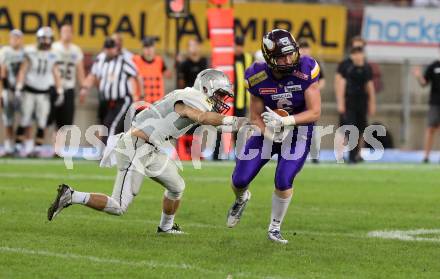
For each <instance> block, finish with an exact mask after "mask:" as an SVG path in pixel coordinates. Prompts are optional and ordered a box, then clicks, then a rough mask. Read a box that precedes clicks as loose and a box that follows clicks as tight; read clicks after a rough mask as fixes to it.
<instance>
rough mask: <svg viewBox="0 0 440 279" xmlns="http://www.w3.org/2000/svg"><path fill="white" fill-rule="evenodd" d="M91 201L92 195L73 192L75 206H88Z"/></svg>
mask: <svg viewBox="0 0 440 279" xmlns="http://www.w3.org/2000/svg"><path fill="white" fill-rule="evenodd" d="M89 199H90V193H84V192H78V191H73V193H72V203H73V204H77V203H78V204H86V203H87V202H88V201H89Z"/></svg>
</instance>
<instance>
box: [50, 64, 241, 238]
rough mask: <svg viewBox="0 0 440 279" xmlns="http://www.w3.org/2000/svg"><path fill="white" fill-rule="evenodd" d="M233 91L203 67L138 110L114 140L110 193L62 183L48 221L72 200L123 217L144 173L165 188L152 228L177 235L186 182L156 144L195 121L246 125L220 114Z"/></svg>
mask: <svg viewBox="0 0 440 279" xmlns="http://www.w3.org/2000/svg"><path fill="white" fill-rule="evenodd" d="M232 95H233V91H232V85H231V83H230V81H229V79H228V78H227V76H226V75H225V74H224V73H223V72H221V71H218V70H213V69H207V70H204V71H202V72H200V73H199V75H198V77H197V79H196V81H195V84H194V87H187V88H185V89H181V90H175V91H173V92H171V93H169V94H168V95H166V96H165V98H163V99H162V100H160V101H158V102H156V103H154V104H153V105H152V106H151V107H150V108H148V109H146V110H143V111H141V112H140V113H138V114H137V115H136V116H135V118H134V120H133V122H132V126H131V128H130V130H129V131H128V132H126V133H125V134H120V135H119V139H118V141H117V144H116V146H117V147H116V149H115V150H116V152H117V153H116V161H117V167H118V173H117V176H116V180H115V184H114V187H113V193H112V195H111V196H107V195H105V194H98V193H84V192H79V191H76V190H74V189H73V188H71V187H69V186H68V185H65V184H62V185H60V186H59V188H58V194H57V196H56V198H55V201H54V202H53V204H52V205H51V206H50V208H49V209H48V219H49V220H52V219H53V218H54V217H55V216H56V215H57V214H58V213H59V212H60V211H61V210H62V209H63V208H65V207H67V206H70V205H71V204H82V205H85V206H88V207H91V208H94V209H97V210H100V211H104V212H107V213H109V214H114V215H122V214H123V213H125V212H126V211H127V208H128V206H129V205H130V203H131V202H132V201H133V198H134V197H135V196H136V195H137V194H138V192H139V190H140V187H141V184H142V181H143V178H144V176H148V177H150V178H152V179H153V180H154V181H156V182H158V183H160V184H161V185H162V186H164V187H165V193H164V197H163V207H162V215H161V220H160V224H159V227H158V228H157V232H158V233H176V234H179V233H182V231H181V230H180V228H179V226H178V225H176V224H175V223H174V216H175V214H176V211H177V209H178V207H179V204H180V199H181V197H182V194H183V190H184V188H185V182H184V180H183V178H182V177H181V176H180V174H179V172H178V168H177V166H176V165H175V162H173V161H171V160H170V159H169V158H168V156H167V155H166V154H165V153H164V152H163V151H161V150H160V149H159V146H161V145H162V144H163V143H166V142H167V141H168V140H169V139H170V138H178V137H180V136H181V135H182V134H184V133H185V132H186V131H188V130H189V129H190V128H191V127H192V126H194V125H195V124H196V123H200V124H205V125H213V126H221V125H226V126H229V127H230V128H232V130H238V129H239V128H240V127H241V126H243V125H245V124H246V123H247V119H246V118H237V117H235V116H224V115H222V114H221V113H223V112H225V111H226V110H227V109H229V106H227V105H226V104H225V103H224V98H225V97H226V96H232Z"/></svg>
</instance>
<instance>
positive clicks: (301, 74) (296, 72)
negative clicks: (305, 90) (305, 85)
mask: <svg viewBox="0 0 440 279" xmlns="http://www.w3.org/2000/svg"><path fill="white" fill-rule="evenodd" d="M293 75H294V76H296V77H297V78H300V79H303V80H308V79H309V75H306V74H304V73H301V72H300V71H293Z"/></svg>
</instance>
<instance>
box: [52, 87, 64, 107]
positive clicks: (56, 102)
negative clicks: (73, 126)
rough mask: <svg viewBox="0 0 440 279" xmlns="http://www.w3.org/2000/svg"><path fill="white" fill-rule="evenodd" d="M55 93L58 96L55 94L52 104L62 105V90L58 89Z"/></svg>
mask: <svg viewBox="0 0 440 279" xmlns="http://www.w3.org/2000/svg"><path fill="white" fill-rule="evenodd" d="M57 93H58V96H57V99H56V100H55V103H54V105H55V106H56V107H59V106H61V105H63V103H64V90H62V89H58V91H57Z"/></svg>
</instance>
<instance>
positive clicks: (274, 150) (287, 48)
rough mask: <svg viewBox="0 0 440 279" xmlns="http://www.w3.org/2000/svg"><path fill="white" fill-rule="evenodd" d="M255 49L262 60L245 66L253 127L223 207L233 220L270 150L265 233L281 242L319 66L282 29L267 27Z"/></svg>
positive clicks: (232, 222)
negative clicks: (228, 200)
mask: <svg viewBox="0 0 440 279" xmlns="http://www.w3.org/2000/svg"><path fill="white" fill-rule="evenodd" d="M261 49H262V52H263V56H264V59H265V62H255V63H253V64H252V65H251V66H250V67H249V68H248V69H247V70H246V72H245V82H246V84H247V85H248V90H249V92H250V94H251V103H250V119H251V122H252V124H253V125H255V126H256V127H258V129H255V130H254V133H253V135H252V136H251V137H250V138H249V139H248V140H247V142H246V145H245V146H244V148H241V150H240V151H239V152H238V153H237V160H236V166H235V169H234V172H233V174H232V189H233V191H234V193H235V196H236V200H235V201H234V203H233V205H232V207H231V208H230V209H229V212H228V218H227V226H228V227H231V228H232V227H234V226H236V225H237V224H238V222H239V220H240V217H241V215H242V213H243V210H244V209H245V207H246V204H247V202H248V201H249V199H250V197H251V193H250V192H249V190H248V187H249V184H250V183H251V182H252V180H253V179H254V178H255V176H256V175H257V174H258V172H259V171H260V169H261V168H262V167H263V166H264V165H265V164H266V163H267V162H268V161H269V160H270V158H271V156H272V155H275V154H276V155H277V157H278V164H277V167H276V171H275V179H274V184H275V190H274V193H273V195H272V213H271V218H270V225H269V229H268V238H269V239H270V240H272V241H275V242H278V243H283V244H286V243H287V242H288V241H287V240H286V239H284V238H283V237H282V236H281V233H280V230H281V223H282V222H283V219H284V216H285V215H286V212H287V209H288V206H289V204H290V201H291V199H292V194H293V181H294V179H295V176H296V175H297V174H298V172H299V171H300V170H301V169H302V167H303V165H304V163H305V161H306V158H307V155H308V153H309V150H310V143H311V138H312V132H313V127H314V123H315V122H316V121H317V120H318V119H319V117H320V114H321V96H320V91H319V84H318V79H319V72H320V69H319V65H318V63H316V61H315V60H314V59H313V58H311V57H309V56H301V57H300V54H299V50H298V45H297V43H296V41H295V39H294V38H293V36H292V35H291V34H290V33H289V32H288V31H286V30H282V29H274V30H272V31H271V32H269V33H267V34H266V35H265V36H264V37H263V41H262V46H261Z"/></svg>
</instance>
